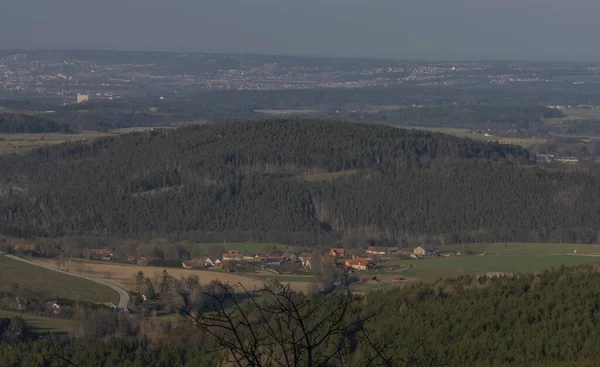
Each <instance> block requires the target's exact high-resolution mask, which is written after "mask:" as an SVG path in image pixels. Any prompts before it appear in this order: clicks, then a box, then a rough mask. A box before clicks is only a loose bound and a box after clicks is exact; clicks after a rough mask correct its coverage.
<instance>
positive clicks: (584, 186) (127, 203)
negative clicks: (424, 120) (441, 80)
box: [0, 120, 600, 245]
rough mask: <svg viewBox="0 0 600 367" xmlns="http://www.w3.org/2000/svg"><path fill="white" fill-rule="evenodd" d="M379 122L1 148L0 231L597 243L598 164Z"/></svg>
mask: <svg viewBox="0 0 600 367" xmlns="http://www.w3.org/2000/svg"><path fill="white" fill-rule="evenodd" d="M529 158H530V157H529V153H528V152H527V151H526V150H524V149H523V148H520V147H515V146H510V145H501V144H498V143H493V142H492V143H484V142H477V141H474V140H469V139H462V138H457V137H452V136H447V135H442V134H432V133H428V132H419V131H409V130H403V129H397V128H392V127H387V126H381V125H376V126H375V125H361V124H352V123H342V122H326V121H307V120H290V121H262V122H253V123H238V124H232V125H214V126H203V127H187V128H183V129H180V130H177V131H173V132H166V133H151V134H132V135H127V136H121V137H114V138H107V139H101V140H96V141H90V142H81V143H72V144H66V145H61V146H58V147H49V148H42V149H39V150H38V151H36V152H34V153H33V154H30V155H28V156H25V157H5V158H1V160H0V193H4V194H2V195H1V196H0V209H1V210H0V232H1V233H3V234H6V235H12V236H21V237H31V236H49V237H56V236H65V235H87V236H112V237H128V238H136V237H137V238H145V237H156V236H158V235H162V236H165V237H169V238H170V239H171V240H174V241H181V240H184V239H194V240H196V241H203V242H211V241H215V240H217V241H223V240H230V241H251V240H254V241H264V242H286V243H290V244H304V245H315V244H324V245H329V244H333V243H335V242H337V241H338V240H340V239H343V240H344V241H345V242H352V241H356V240H357V239H358V240H359V241H363V243H364V241H366V240H369V239H373V240H390V241H393V242H396V243H401V244H411V245H412V244H413V243H414V242H415V241H416V242H422V241H424V240H427V241H439V242H442V243H458V242H469V241H504V240H507V241H508V240H521V241H555V242H585V243H593V242H597V241H598V228H599V223H598V220H599V219H598V218H599V216H597V215H594V214H593V213H597V212H598V208H600V202H599V200H600V193H599V192H598V190H599V188H598V187H599V186H598V185H597V184H596V183H597V181H598V177H599V176H598V175H599V172H598V170H597V169H596V170H594V169H590V170H588V171H575V172H562V171H560V170H559V171H546V170H543V169H539V168H536V167H534V166H531V165H529V164H528V163H527V162H528V161H529Z"/></svg>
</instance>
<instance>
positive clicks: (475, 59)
mask: <svg viewBox="0 0 600 367" xmlns="http://www.w3.org/2000/svg"><path fill="white" fill-rule="evenodd" d="M40 51H43V52H52V51H62V52H73V51H74V52H114V53H126V52H132V53H158V54H195V55H222V56H230V55H231V56H234V55H235V56H267V57H293V58H306V59H339V60H373V61H375V60H376V61H395V62H407V61H410V62H424V63H435V62H448V63H450V62H451V63H466V62H469V63H472V62H503V63H510V62H515V63H519V62H522V63H542V64H560V63H566V64H586V63H596V64H597V63H600V57H597V56H596V59H595V60H592V59H589V60H578V61H575V60H564V59H548V58H544V59H528V58H517V57H514V58H512V57H510V58H509V57H507V56H502V55H496V56H492V55H488V56H472V58H463V57H457V56H450V55H448V56H444V57H442V56H433V55H431V56H406V57H404V58H396V57H379V56H358V55H357V56H333V55H323V54H288V53H256V52H223V51H221V52H219V51H179V50H147V49H145V50H139V49H138V50H136V49H128V50H126V49H113V48H95V49H94V48H3V47H0V52H40Z"/></svg>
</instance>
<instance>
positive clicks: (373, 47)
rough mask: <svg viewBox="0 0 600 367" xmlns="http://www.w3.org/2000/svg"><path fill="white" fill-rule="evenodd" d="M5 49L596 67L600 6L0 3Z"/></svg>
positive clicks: (305, 1)
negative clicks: (489, 61) (492, 61)
mask: <svg viewBox="0 0 600 367" xmlns="http://www.w3.org/2000/svg"><path fill="white" fill-rule="evenodd" d="M0 9H1V10H0V48H3V49H6V48H28V49H30V48H83V49H124V50H173V51H200V52H249V53H271V54H296V55H322V56H352V57H353V56H367V57H385V58H414V57H420V58H444V57H452V58H476V57H485V58H510V59H539V60H545V59H553V60H556V59H563V60H598V59H600V47H598V45H600V41H599V40H598V37H599V36H600V1H599V0H246V1H241V0H0Z"/></svg>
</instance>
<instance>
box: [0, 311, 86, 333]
mask: <svg viewBox="0 0 600 367" xmlns="http://www.w3.org/2000/svg"><path fill="white" fill-rule="evenodd" d="M13 317H22V318H23V319H24V320H25V322H26V323H27V328H28V329H29V330H31V331H32V332H34V333H38V334H46V333H53V334H62V333H67V332H69V331H70V330H72V329H73V327H75V323H74V322H73V321H71V320H65V319H55V318H52V317H44V316H34V315H28V314H26V313H20V312H9V311H0V318H5V319H10V318H13Z"/></svg>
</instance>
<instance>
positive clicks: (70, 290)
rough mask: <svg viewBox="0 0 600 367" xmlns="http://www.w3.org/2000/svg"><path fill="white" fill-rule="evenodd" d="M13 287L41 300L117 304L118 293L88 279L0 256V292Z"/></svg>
mask: <svg viewBox="0 0 600 367" xmlns="http://www.w3.org/2000/svg"><path fill="white" fill-rule="evenodd" d="M14 284H18V285H19V289H20V290H30V291H34V292H37V293H39V294H40V295H42V296H43V297H46V298H48V299H50V298H63V299H71V300H74V301H87V302H113V303H115V304H117V303H118V302H119V294H118V293H117V292H115V291H114V290H112V289H110V288H109V287H106V286H104V285H101V284H98V283H95V282H92V281H90V280H86V279H81V278H77V277H74V276H71V275H68V274H62V273H59V272H55V271H52V270H48V269H44V268H41V267H39V266H35V265H30V264H27V263H24V262H21V261H18V260H14V259H10V258H8V257H5V256H3V255H0V290H2V291H10V290H11V289H12V288H13V287H14Z"/></svg>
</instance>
